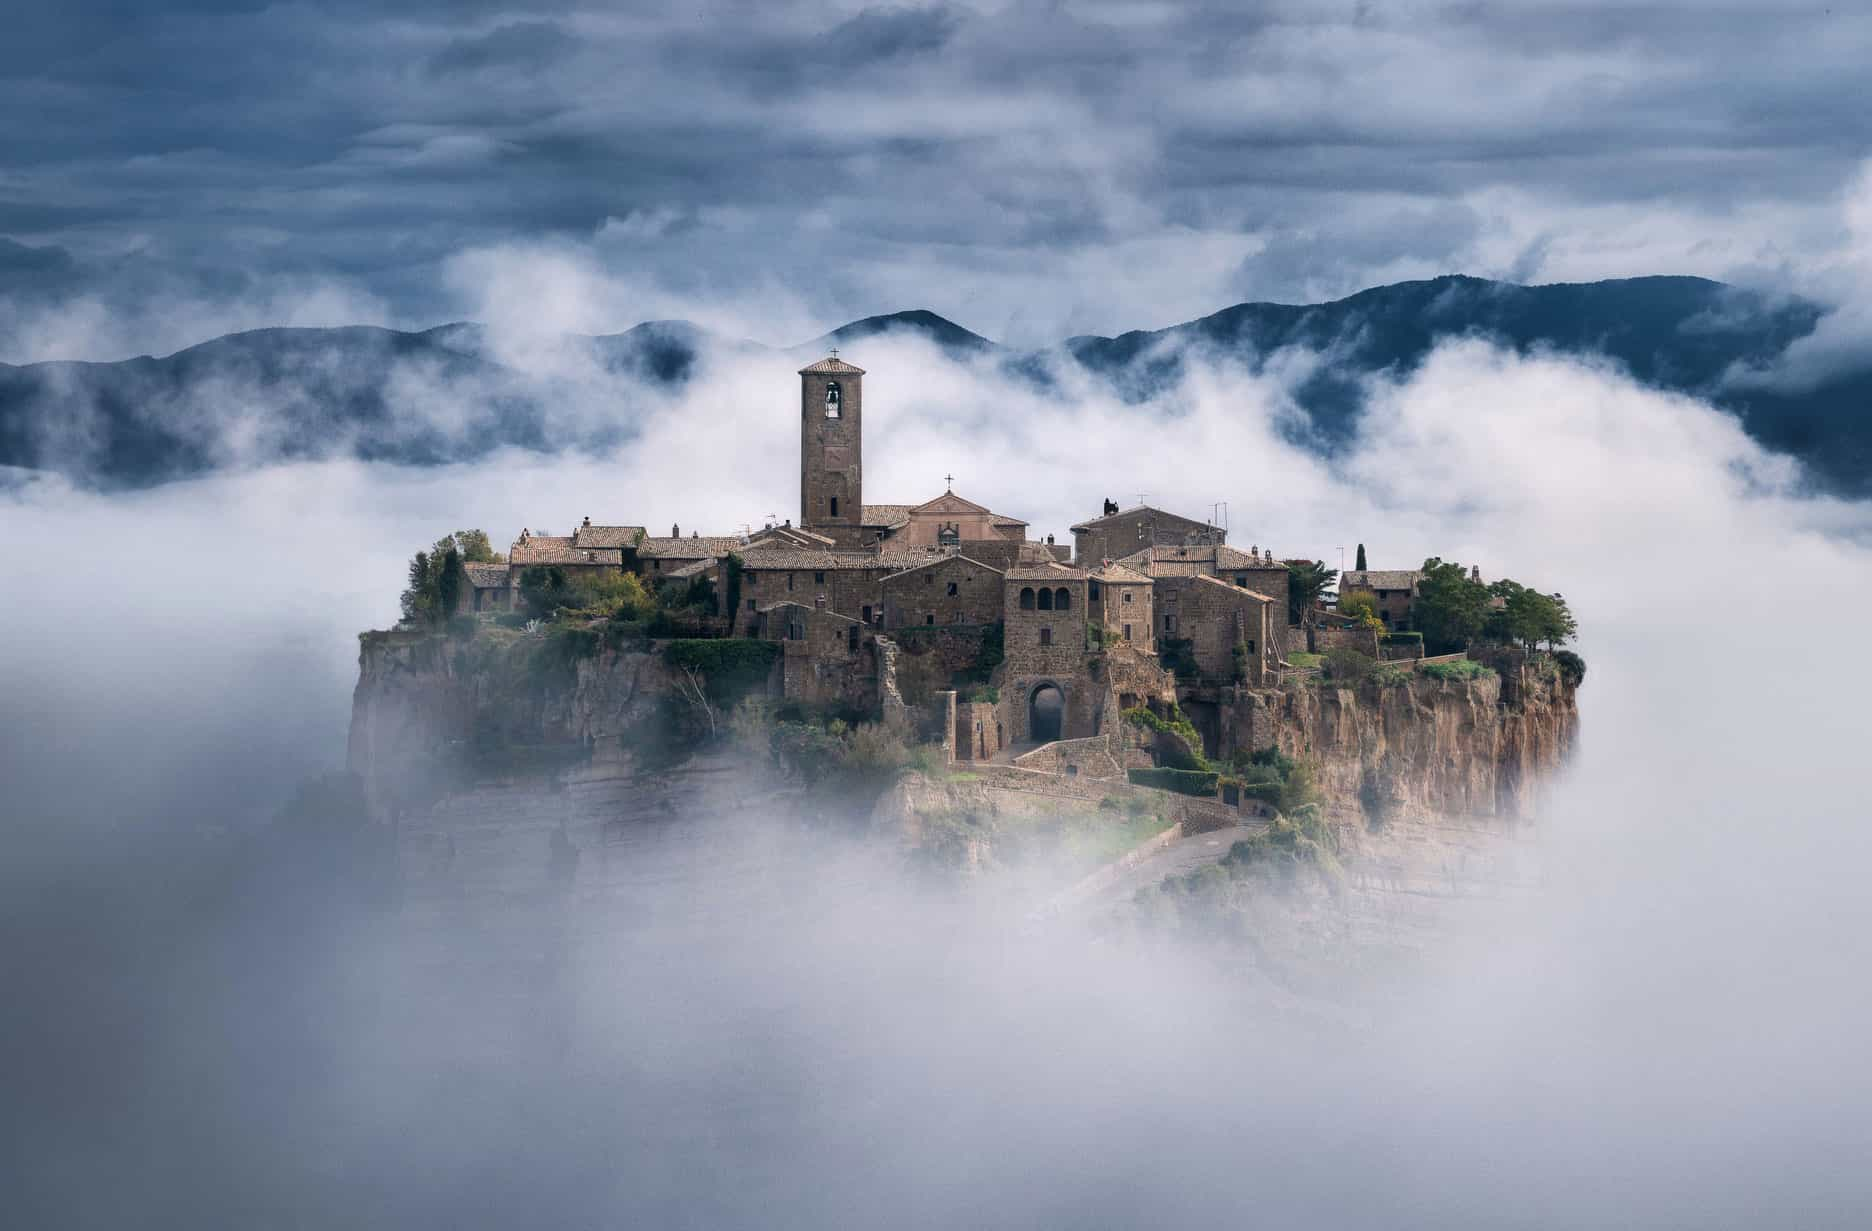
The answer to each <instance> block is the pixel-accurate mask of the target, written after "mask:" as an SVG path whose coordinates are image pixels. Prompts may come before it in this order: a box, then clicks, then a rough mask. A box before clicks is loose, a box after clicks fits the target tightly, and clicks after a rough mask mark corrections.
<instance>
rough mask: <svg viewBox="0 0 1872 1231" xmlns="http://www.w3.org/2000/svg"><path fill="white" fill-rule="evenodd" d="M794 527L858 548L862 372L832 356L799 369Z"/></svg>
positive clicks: (861, 503) (861, 498)
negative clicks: (797, 489)
mask: <svg viewBox="0 0 1872 1231" xmlns="http://www.w3.org/2000/svg"><path fill="white" fill-rule="evenodd" d="M799 375H800V525H802V526H804V527H805V528H807V529H808V530H815V531H818V532H819V533H820V534H824V535H827V536H829V537H831V538H832V539H834V540H836V541H837V542H838V544H839V545H840V546H841V547H859V546H862V545H863V542H864V537H865V536H864V522H865V520H866V518H865V507H864V369H863V368H860V367H856V366H854V365H853V364H849V363H846V362H845V361H844V360H843V359H840V358H839V357H838V352H837V351H833V352H832V354H831V355H829V356H827V357H826V358H824V359H821V360H820V361H819V362H817V363H812V364H808V365H807V366H805V367H803V368H801V369H800V372H799Z"/></svg>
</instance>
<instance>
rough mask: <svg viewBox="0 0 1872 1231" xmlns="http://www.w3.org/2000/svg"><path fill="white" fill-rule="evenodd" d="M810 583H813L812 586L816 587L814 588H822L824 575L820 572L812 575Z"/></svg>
mask: <svg viewBox="0 0 1872 1231" xmlns="http://www.w3.org/2000/svg"><path fill="white" fill-rule="evenodd" d="M812 583H813V584H814V585H816V586H822V585H824V584H825V574H824V573H822V572H816V573H814V574H813V575H812Z"/></svg>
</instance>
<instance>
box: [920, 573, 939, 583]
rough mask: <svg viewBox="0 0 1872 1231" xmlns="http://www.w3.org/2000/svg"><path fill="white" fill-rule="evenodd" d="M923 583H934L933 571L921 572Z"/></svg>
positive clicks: (934, 575)
mask: <svg viewBox="0 0 1872 1231" xmlns="http://www.w3.org/2000/svg"><path fill="white" fill-rule="evenodd" d="M923 584H924V585H926V586H933V585H935V584H936V574H934V573H925V574H923Z"/></svg>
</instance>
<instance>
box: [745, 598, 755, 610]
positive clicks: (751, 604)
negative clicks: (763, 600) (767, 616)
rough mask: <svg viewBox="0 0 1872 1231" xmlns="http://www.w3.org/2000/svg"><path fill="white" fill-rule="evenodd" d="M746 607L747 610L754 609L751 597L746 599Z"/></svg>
mask: <svg viewBox="0 0 1872 1231" xmlns="http://www.w3.org/2000/svg"><path fill="white" fill-rule="evenodd" d="M747 609H748V610H749V611H752V610H754V600H753V599H751V598H750V599H749V600H748V601H747Z"/></svg>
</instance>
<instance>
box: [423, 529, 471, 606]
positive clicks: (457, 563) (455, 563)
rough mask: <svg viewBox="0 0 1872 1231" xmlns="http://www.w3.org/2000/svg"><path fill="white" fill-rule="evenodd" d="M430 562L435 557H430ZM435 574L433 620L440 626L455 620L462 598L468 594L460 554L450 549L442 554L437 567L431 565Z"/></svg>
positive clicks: (465, 574) (466, 571) (466, 572)
mask: <svg viewBox="0 0 1872 1231" xmlns="http://www.w3.org/2000/svg"><path fill="white" fill-rule="evenodd" d="M430 559H431V560H434V559H435V557H433V556H431V557H430ZM431 567H433V568H434V569H435V573H436V605H435V616H434V620H435V622H436V623H438V624H440V623H442V622H443V621H445V620H452V619H454V618H455V613H456V612H457V611H458V610H460V609H461V602H462V596H463V595H465V594H467V593H468V589H469V587H468V570H467V569H466V568H464V567H462V554H461V552H459V551H457V550H456V549H455V548H453V547H450V548H449V549H448V550H447V551H445V552H443V553H442V560H441V563H440V564H439V565H432V566H431Z"/></svg>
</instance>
